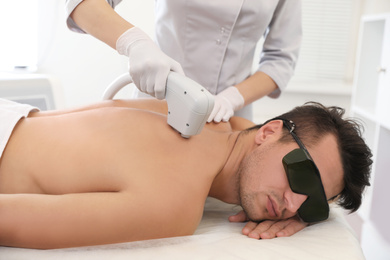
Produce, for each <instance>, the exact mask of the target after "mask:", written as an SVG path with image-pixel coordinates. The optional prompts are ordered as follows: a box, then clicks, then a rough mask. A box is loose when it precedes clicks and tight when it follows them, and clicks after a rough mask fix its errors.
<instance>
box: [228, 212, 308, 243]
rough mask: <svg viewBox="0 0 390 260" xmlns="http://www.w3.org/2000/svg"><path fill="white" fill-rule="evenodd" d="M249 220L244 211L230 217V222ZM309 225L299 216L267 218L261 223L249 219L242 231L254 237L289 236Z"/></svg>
mask: <svg viewBox="0 0 390 260" xmlns="http://www.w3.org/2000/svg"><path fill="white" fill-rule="evenodd" d="M248 220H249V219H248V217H247V216H246V214H245V212H244V211H240V212H238V213H237V214H236V215H233V216H230V217H229V221H230V222H244V221H248ZM307 225H308V224H307V223H305V222H303V221H302V220H300V219H299V218H298V217H297V216H295V217H292V218H289V219H283V220H265V221H263V222H261V223H256V222H252V221H249V222H248V223H247V224H246V225H245V227H244V228H243V229H242V233H243V234H244V235H247V236H248V237H250V238H254V239H269V238H275V237H288V236H291V235H293V234H295V233H297V232H298V231H300V230H302V229H303V228H304V227H306V226H307Z"/></svg>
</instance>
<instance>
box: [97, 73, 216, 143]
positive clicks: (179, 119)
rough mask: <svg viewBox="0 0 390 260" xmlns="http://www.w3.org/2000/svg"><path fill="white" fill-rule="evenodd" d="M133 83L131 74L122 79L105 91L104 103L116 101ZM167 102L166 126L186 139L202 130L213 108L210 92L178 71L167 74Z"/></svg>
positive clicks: (212, 98)
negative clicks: (121, 91)
mask: <svg viewBox="0 0 390 260" xmlns="http://www.w3.org/2000/svg"><path fill="white" fill-rule="evenodd" d="M130 83H133V80H132V79H131V77H130V75H129V74H128V73H125V74H123V75H121V76H119V77H118V78H117V79H115V80H114V81H113V82H112V83H111V84H110V85H109V86H108V87H107V88H106V90H105V92H104V94H103V100H108V99H113V98H114V96H115V95H116V93H118V92H119V90H121V89H122V88H123V87H125V86H127V85H128V84H130ZM165 99H166V101H167V104H168V116H167V118H168V119H167V123H168V124H169V125H170V126H172V127H173V128H174V129H175V130H176V131H178V132H179V133H180V134H181V136H182V137H184V138H189V137H191V136H193V135H197V134H199V133H200V132H201V131H202V129H203V126H204V125H205V124H206V121H207V119H208V117H209V115H210V113H211V111H212V110H213V107H214V96H213V95H212V94H211V93H210V92H209V91H208V90H207V89H205V88H204V87H202V86H201V85H200V84H198V83H197V82H195V81H194V80H192V79H190V78H188V77H186V76H183V75H181V74H179V73H176V72H170V73H169V75H168V79H167V85H166V90H165Z"/></svg>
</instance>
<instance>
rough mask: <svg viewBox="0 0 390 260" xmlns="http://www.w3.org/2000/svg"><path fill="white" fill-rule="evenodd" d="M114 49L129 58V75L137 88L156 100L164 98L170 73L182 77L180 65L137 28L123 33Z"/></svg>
mask: <svg viewBox="0 0 390 260" xmlns="http://www.w3.org/2000/svg"><path fill="white" fill-rule="evenodd" d="M116 48H117V50H118V52H119V53H120V54H123V55H126V56H128V57H129V65H130V70H129V73H130V76H131V78H132V79H133V82H134V84H135V85H136V86H137V88H138V89H139V90H140V91H142V92H144V93H147V94H149V95H152V96H154V97H156V98H158V99H164V98H165V85H166V82H167V77H168V74H169V72H170V71H175V72H178V73H180V74H183V75H184V72H183V69H182V67H181V65H180V64H179V63H178V62H176V61H175V60H173V59H171V58H170V57H168V56H167V55H166V54H165V53H163V52H162V51H161V50H160V48H159V47H158V46H157V45H156V44H155V43H154V42H153V41H152V40H151V39H150V38H149V36H148V35H147V34H146V33H144V32H143V31H142V30H141V29H139V28H136V27H133V28H131V29H129V30H127V31H126V32H125V33H123V34H122V35H121V36H120V37H119V39H118V41H117V44H116Z"/></svg>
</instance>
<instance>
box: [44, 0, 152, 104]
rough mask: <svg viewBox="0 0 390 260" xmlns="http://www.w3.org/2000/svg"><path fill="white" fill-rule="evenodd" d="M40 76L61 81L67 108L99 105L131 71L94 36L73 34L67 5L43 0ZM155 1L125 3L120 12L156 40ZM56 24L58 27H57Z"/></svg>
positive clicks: (120, 58) (110, 49)
mask: <svg viewBox="0 0 390 260" xmlns="http://www.w3.org/2000/svg"><path fill="white" fill-rule="evenodd" d="M41 3H42V9H41V10H40V12H41V14H40V17H41V18H40V19H41V20H40V36H39V39H40V48H41V49H40V53H41V55H40V56H42V57H43V60H41V61H40V64H39V67H38V71H37V72H38V73H42V74H50V75H52V76H54V77H57V78H58V79H59V81H60V82H61V84H62V91H63V93H64V104H65V107H74V106H79V105H84V104H88V103H91V102H96V101H99V100H100V99H101V95H102V94H103V91H104V89H105V88H106V86H107V85H108V84H109V83H110V82H111V81H112V80H114V79H115V78H116V77H117V76H119V75H120V74H122V73H124V72H126V71H127V58H126V57H124V56H120V55H119V54H117V52H116V51H115V50H113V49H112V48H110V47H109V46H107V45H105V44H104V43H102V42H100V41H98V40H97V39H95V38H93V37H92V36H90V35H84V34H78V33H74V32H71V31H70V30H69V29H68V28H67V26H66V22H65V11H64V10H65V9H64V3H63V1H47V0H41ZM153 8H154V1H124V2H123V3H122V4H121V5H120V6H119V7H118V8H117V10H118V12H119V13H120V14H121V15H123V16H124V17H126V19H128V20H129V21H131V22H132V23H134V24H135V25H137V26H139V27H142V28H143V29H144V30H145V31H146V32H147V33H148V34H149V35H150V36H153V24H154V9H153ZM53 21H54V23H53Z"/></svg>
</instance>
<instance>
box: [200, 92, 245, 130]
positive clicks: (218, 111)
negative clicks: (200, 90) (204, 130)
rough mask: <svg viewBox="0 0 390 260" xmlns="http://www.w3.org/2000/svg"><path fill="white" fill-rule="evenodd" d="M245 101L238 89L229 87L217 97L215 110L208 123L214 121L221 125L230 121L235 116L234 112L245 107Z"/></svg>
mask: <svg viewBox="0 0 390 260" xmlns="http://www.w3.org/2000/svg"><path fill="white" fill-rule="evenodd" d="M244 103H245V100H244V98H243V97H242V95H241V94H240V92H239V91H238V89H237V88H236V87H228V88H227V89H225V90H224V91H222V92H220V93H219V94H217V95H216V96H215V99H214V108H213V111H212V112H211V114H210V116H209V119H208V120H207V122H208V123H210V122H211V121H213V120H214V122H216V123H219V122H221V120H222V121H223V122H227V121H229V119H230V118H231V117H232V116H233V115H234V111H237V110H239V109H240V108H242V107H243V106H244Z"/></svg>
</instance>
